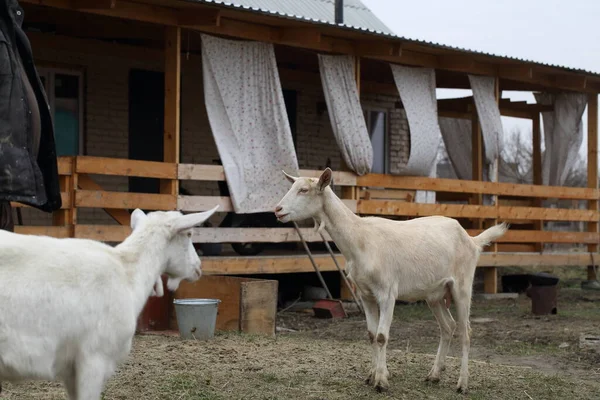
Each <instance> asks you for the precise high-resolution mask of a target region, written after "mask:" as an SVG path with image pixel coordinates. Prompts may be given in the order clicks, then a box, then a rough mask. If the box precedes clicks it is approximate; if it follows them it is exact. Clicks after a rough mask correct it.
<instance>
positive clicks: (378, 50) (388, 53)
mask: <svg viewBox="0 0 600 400" xmlns="http://www.w3.org/2000/svg"><path fill="white" fill-rule="evenodd" d="M355 54H356V56H358V57H360V56H363V57H373V56H385V57H402V45H401V43H392V42H382V41H376V40H363V41H360V42H358V43H357V44H356V52H355Z"/></svg>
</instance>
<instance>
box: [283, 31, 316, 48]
mask: <svg viewBox="0 0 600 400" xmlns="http://www.w3.org/2000/svg"><path fill="white" fill-rule="evenodd" d="M279 40H280V41H281V42H282V43H288V44H292V45H293V44H302V45H315V46H316V45H318V44H319V43H321V31H320V30H319V29H316V28H282V29H281V31H280V34H279Z"/></svg>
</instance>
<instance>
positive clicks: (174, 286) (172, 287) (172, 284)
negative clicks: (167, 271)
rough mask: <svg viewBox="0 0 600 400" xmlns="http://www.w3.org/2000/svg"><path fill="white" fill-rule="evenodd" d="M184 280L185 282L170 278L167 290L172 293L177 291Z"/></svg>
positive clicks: (180, 279)
mask: <svg viewBox="0 0 600 400" xmlns="http://www.w3.org/2000/svg"><path fill="white" fill-rule="evenodd" d="M182 280H183V278H169V279H167V289H169V290H170V291H171V292H174V291H176V290H177V288H178V287H179V284H180V283H181V281H182Z"/></svg>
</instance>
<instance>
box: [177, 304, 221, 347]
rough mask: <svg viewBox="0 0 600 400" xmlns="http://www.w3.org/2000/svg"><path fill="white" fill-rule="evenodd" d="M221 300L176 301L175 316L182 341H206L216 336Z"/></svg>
mask: <svg viewBox="0 0 600 400" xmlns="http://www.w3.org/2000/svg"><path fill="white" fill-rule="evenodd" d="M220 302H221V300H219V299H176V300H173V304H175V314H176V316H177V326H178V327H179V336H180V337H181V338H182V339H197V340H206V339H210V338H212V337H213V336H214V335H215V325H216V323H217V311H218V308H219V303H220Z"/></svg>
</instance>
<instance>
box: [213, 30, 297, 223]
mask: <svg viewBox="0 0 600 400" xmlns="http://www.w3.org/2000/svg"><path fill="white" fill-rule="evenodd" d="M202 67H203V78H204V95H205V101H206V110H207V112H208V119H209V121H210V126H211V129H212V133H213V137H214V139H215V143H216V145H217V149H218V151H219V156H220V157H221V160H222V162H223V168H224V170H225V175H226V177H227V184H228V187H229V192H230V195H231V201H232V203H233V208H234V210H235V212H237V213H255V212H267V211H272V210H273V208H274V207H275V205H276V204H277V202H278V201H279V200H280V199H281V198H282V197H283V196H284V195H285V193H286V192H287V191H288V190H289V183H288V182H287V181H286V180H285V178H284V177H283V175H282V173H281V170H282V169H283V170H285V171H286V172H288V173H291V174H297V173H298V161H297V159H296V152H295V150H294V144H293V140H292V134H291V131H290V126H289V122H288V117H287V113H286V110H285V104H284V101H283V94H282V91H281V84H280V81H279V74H278V72H277V64H276V62H275V53H274V51H273V45H272V44H267V43H259V42H248V41H233V40H225V39H220V38H216V37H213V36H209V35H202Z"/></svg>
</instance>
